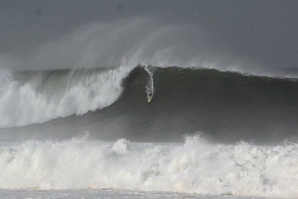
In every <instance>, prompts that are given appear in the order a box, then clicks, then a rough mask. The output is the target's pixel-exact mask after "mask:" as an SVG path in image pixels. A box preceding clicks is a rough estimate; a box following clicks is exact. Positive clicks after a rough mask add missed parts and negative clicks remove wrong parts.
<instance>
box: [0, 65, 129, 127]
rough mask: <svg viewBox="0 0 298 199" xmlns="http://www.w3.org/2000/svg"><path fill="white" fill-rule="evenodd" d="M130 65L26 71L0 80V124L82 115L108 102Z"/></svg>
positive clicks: (117, 92) (119, 88) (117, 93)
mask: <svg viewBox="0 0 298 199" xmlns="http://www.w3.org/2000/svg"><path fill="white" fill-rule="evenodd" d="M129 71H130V68H129V67H120V68H117V69H111V70H99V69H81V70H55V71H32V72H30V71H27V72H19V73H16V74H7V75H6V76H3V77H2V78H1V80H3V81H4V82H5V84H2V88H1V97H0V115H1V116H2V118H1V119H0V127H2V128H5V127H14V126H24V125H29V124H32V123H43V122H46V121H49V120H51V119H55V118H58V117H66V116H69V115H73V114H76V115H82V114H85V113H86V112H88V111H95V110H97V109H102V108H104V107H107V106H109V105H111V104H112V103H113V102H115V101H116V100H117V99H118V98H119V96H120V95H121V93H122V91H123V87H122V80H123V78H124V77H126V75H127V74H128V73H129Z"/></svg>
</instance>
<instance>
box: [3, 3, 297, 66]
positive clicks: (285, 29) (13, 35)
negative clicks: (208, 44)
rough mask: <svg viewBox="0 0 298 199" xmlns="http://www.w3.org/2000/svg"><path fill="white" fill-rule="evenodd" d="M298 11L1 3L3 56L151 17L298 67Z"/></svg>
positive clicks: (254, 6)
mask: <svg viewBox="0 0 298 199" xmlns="http://www.w3.org/2000/svg"><path fill="white" fill-rule="evenodd" d="M297 10H298V1H297V0H245V1H244V0H243V1H240V0H146V1H145V0H125V1H120V0H0V30H1V31H0V54H6V55H7V54H9V55H14V56H22V55H24V54H26V53H28V52H30V51H33V50H34V49H36V48H37V47H39V46H41V45H43V44H44V43H46V42H55V41H57V40H59V39H60V38H61V37H63V36H65V35H68V34H71V33H72V32H74V31H75V30H76V29H77V28H78V27H80V26H82V25H85V24H89V23H90V22H96V23H110V22H113V21H117V20H120V19H125V18H131V17H143V16H150V17H152V18H154V20H155V21H156V22H158V23H159V24H161V26H163V25H170V24H192V25H194V26H196V27H198V29H200V30H203V32H204V33H205V34H207V35H209V40H210V41H212V43H215V44H216V46H217V47H218V48H221V49H225V50H226V51H229V52H233V53H234V54H235V55H236V54H237V56H238V55H239V56H244V57H246V58H247V59H251V60H254V61H258V62H259V63H261V64H263V65H266V66H271V67H298V64H297V63H298V56H297V54H298V39H297V36H298V11H297ZM134 31H137V30H134Z"/></svg>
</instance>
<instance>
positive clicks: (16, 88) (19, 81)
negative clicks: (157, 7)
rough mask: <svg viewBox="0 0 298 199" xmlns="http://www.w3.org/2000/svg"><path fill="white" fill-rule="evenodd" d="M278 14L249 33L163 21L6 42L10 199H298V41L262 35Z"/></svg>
mask: <svg viewBox="0 0 298 199" xmlns="http://www.w3.org/2000/svg"><path fill="white" fill-rule="evenodd" d="M57 2H58V1H57ZM57 2H56V3H57ZM84 2H85V1H84ZM94 2H95V1H94ZM202 2H203V1H200V3H202ZM229 2H230V1H229ZM231 2H232V1H231ZM235 2H236V1H235ZM19 3H21V2H19ZM54 3H55V2H54ZM76 3H77V2H76ZM76 3H75V2H74V4H76ZM176 3H177V2H176ZM4 4H5V2H4ZM74 4H73V5H74ZM135 4H137V3H136V2H135ZM20 5H21V4H20ZM28 5H29V4H28ZM32 5H33V4H32ZM34 5H35V4H34ZM53 5H54V4H53ZM177 5H179V3H178V4H177ZM183 5H184V4H183ZM185 5H186V4H185ZM219 5H221V4H218V5H216V6H219ZM229 5H230V4H229ZM235 5H236V4H235ZM243 5H244V4H243ZM245 5H247V6H248V8H250V7H249V6H252V5H254V6H255V5H257V4H249V5H248V4H245ZM274 5H275V4H274ZM276 5H277V4H276ZM276 5H275V6H276ZM283 5H284V4H283ZM287 5H288V4H287ZM9 6H10V5H8V7H9ZM84 6H85V3H83V4H82V5H81V6H80V7H82V9H83V7H84ZM180 6H182V4H181V5H180ZM187 6H189V5H188V4H187ZM225 6H226V4H224V5H222V6H219V7H220V9H219V13H222V12H223V13H224V14H226V13H230V12H225V11H224V10H225ZM233 6H234V4H233ZM233 6H230V7H233ZM238 6H239V5H238ZM20 7H22V6H20ZM62 7H65V6H59V8H62ZM228 7H229V6H228ZM242 7H243V6H241V8H242ZM277 7H278V8H281V10H282V8H283V7H282V6H277ZM289 7H290V6H289ZM120 8H121V9H125V6H124V5H120V4H119V5H117V9H118V11H119V12H120V10H121V9H120ZM140 8H141V7H140ZM165 8H168V6H165ZM200 8H202V13H204V12H205V8H204V6H202V7H200ZM258 8H259V7H258ZM260 8H261V7H260ZM293 8H294V6H293ZM44 9H45V8H44ZM73 9H74V8H73ZM119 9H120V10H119ZM255 9H256V10H258V9H257V8H255ZM267 9H269V10H270V9H272V8H271V7H270V6H269V7H265V8H264V9H260V10H262V11H263V10H267ZM4 10H5V12H3V13H4V14H5V13H6V9H4ZM12 10H13V9H12ZM33 10H34V9H33ZM46 10H47V11H43V9H39V10H37V11H36V12H35V14H36V15H40V16H39V17H40V20H41V21H35V22H36V23H41V24H43V22H42V20H45V19H46V18H47V16H48V15H47V13H48V12H49V13H50V12H51V9H50V8H49V9H46ZM187 10H191V9H190V8H189V9H187ZM206 10H208V9H206ZM235 10H236V9H234V10H233V12H234V11H235ZM249 10H250V9H249ZM284 10H287V13H289V15H291V12H290V9H289V8H288V9H284ZM9 11H10V10H9V9H7V12H9ZM237 11H238V10H237ZM279 11H280V10H278V12H273V13H274V15H272V17H273V18H275V19H278V20H273V18H270V17H269V18H268V19H270V20H269V22H270V23H269V22H268V23H265V22H264V24H266V25H264V24H261V25H259V26H256V27H257V28H254V27H250V30H249V31H244V30H246V29H245V28H247V27H246V25H245V27H243V25H242V24H247V23H246V19H245V20H244V19H243V18H242V20H243V21H245V23H244V22H243V23H241V25H239V26H238V27H242V28H243V30H242V32H243V34H240V33H239V32H238V30H239V31H240V29H237V28H236V29H235V30H236V31H234V34H229V33H228V32H225V30H226V27H224V26H221V25H220V24H221V23H219V25H220V26H216V28H218V29H216V28H215V29H216V30H215V29H214V30H213V31H211V32H213V33H216V34H215V35H214V34H208V33H209V32H208V31H207V30H205V29H204V28H203V27H201V26H200V23H199V22H198V24H199V25H198V24H196V23H195V22H194V21H195V20H194V17H196V18H198V19H200V18H201V17H200V16H198V15H199V14H200V13H192V14H191V13H189V12H187V14H185V15H183V16H185V17H186V18H187V16H188V17H190V20H187V19H186V18H183V17H182V18H183V19H182V18H181V20H178V18H177V21H175V20H176V18H174V17H173V19H170V18H171V17H169V19H165V18H163V17H165V16H167V15H161V12H159V15H158V14H156V16H155V14H154V17H150V16H149V15H148V16H147V15H142V16H139V17H137V16H135V17H120V18H121V19H116V18H115V19H114V18H113V17H112V18H113V20H112V19H110V20H109V19H105V20H106V21H99V22H97V21H96V20H95V19H93V17H92V21H93V20H95V21H93V22H92V23H86V24H83V25H82V26H80V27H76V28H75V27H73V29H71V30H70V29H69V30H68V31H66V29H68V28H70V26H69V27H68V26H66V25H65V24H64V25H65V26H64V25H61V24H60V25H61V27H65V30H64V29H63V31H66V32H65V34H64V32H63V31H62V30H61V29H60V31H62V32H59V31H58V29H57V31H58V32H59V34H58V32H57V35H56V36H57V38H58V35H60V36H61V37H60V36H59V38H58V39H57V38H56V39H55V37H56V36H55V37H54V36H53V35H52V34H54V33H53V32H48V34H49V35H48V36H49V38H47V39H45V40H42V39H40V41H39V42H40V43H39V44H37V43H38V42H37V41H36V44H34V45H33V43H34V42H31V43H30V42H29V40H28V44H27V43H26V44H19V43H17V41H19V40H9V39H8V40H7V41H5V42H3V45H4V44H5V45H6V47H7V45H9V46H10V47H9V46H8V47H7V49H6V47H5V45H4V47H2V45H1V46H0V50H1V51H0V198H181V199H182V198H183V199H185V198H220V199H224V198H226V199H231V198H298V166H297V165H298V142H297V141H298V140H297V135H298V134H297V132H298V123H297V120H298V81H297V77H298V75H297V74H298V70H297V68H296V64H295V63H296V61H295V59H296V58H295V57H296V56H295V52H296V51H295V49H294V48H295V45H293V44H294V40H293V39H292V40H291V41H290V38H291V37H290V36H291V35H297V34H293V33H292V34H290V35H286V36H284V34H285V33H288V32H289V31H290V30H291V29H289V28H288V29H287V28H286V27H285V26H286V25H284V23H282V25H283V26H282V27H283V28H282V29H278V28H277V31H273V32H274V34H267V32H266V31H263V32H262V31H261V29H262V27H263V25H264V27H265V28H266V27H267V29H270V33H271V32H272V27H275V26H274V24H271V22H272V23H280V21H281V20H280V17H277V18H276V16H277V15H275V14H276V13H278V14H279V13H280V12H279ZM288 11H289V12H288ZM43 12H44V13H45V14H44V15H43V14H42V13H43ZM96 12H97V13H104V12H99V11H96ZM124 12H125V11H123V12H122V13H124ZM3 13H1V14H3ZM13 13H17V12H13ZM75 13H76V14H79V12H75ZM88 13H89V12H84V16H85V14H86V15H87V14H88ZM111 13H112V12H111ZM173 13H174V14H175V15H176V14H179V13H180V12H173ZM173 13H172V14H173ZM249 13H250V12H249ZM64 14H65V15H67V13H66V12H65V13H63V16H64ZM118 14H119V13H118ZM162 14H164V13H162ZM190 14H191V15H190ZM214 14H215V13H214ZM292 14H293V16H294V14H295V12H293V13H292ZM157 15H158V16H157ZM237 15H239V17H240V14H239V13H238V14H237ZM280 15H281V14H280ZM1 16H2V15H1ZM28 16H29V15H28ZM49 16H50V15H49ZM55 16H56V15H55ZM55 16H54V15H52V18H55ZM57 16H58V15H57ZM117 16H118V15H117ZM119 16H120V15H119ZM171 16H174V15H171ZM181 16H182V15H181ZM202 16H203V15H202ZM241 16H242V15H241ZM249 16H250V15H249ZM262 16H263V13H262ZM282 16H284V15H282ZM293 16H292V15H291V16H290V17H289V19H294V17H293ZM212 17H213V14H212ZM83 18H84V17H83ZM208 18H210V17H208ZM3 19H6V18H5V17H3ZM69 19H73V18H71V17H70V18H69ZM212 19H213V18H212ZM218 19H221V17H218ZM230 19H238V18H237V17H232V18H230ZM230 19H229V20H227V21H230ZM268 19H267V18H266V20H268ZM20 20H21V17H20ZM167 20H169V21H167ZM171 20H174V21H172V22H170V21H171ZM266 20H265V21H266ZM4 21H5V20H4ZM71 21H72V20H70V21H69V23H70V22H71ZM256 21H258V22H260V23H263V21H262V20H257V19H256ZM27 22H28V21H27ZM56 23H57V24H58V23H60V18H59V20H57V21H56V22H55V24H56ZM80 23H81V22H80ZM82 23H83V22H82ZM78 24H79V21H78ZM78 24H76V25H78ZM206 24H207V25H206ZM206 24H205V25H206V26H207V27H209V25H208V24H209V23H206ZM252 24H254V23H252ZM294 24H297V23H294ZM1 25H3V24H0V26H1ZM15 25H16V24H15ZM267 25H268V26H267ZM12 26H13V27H14V25H13V23H12ZM32 27H36V25H34V26H32ZM38 27H39V26H38ZM40 27H41V26H40ZM57 27H58V26H57ZM212 27H213V25H212ZM227 27H228V26H227ZM231 27H233V28H234V26H231ZM235 27H236V26H235ZM289 27H295V26H294V25H293V26H292V25H291V26H289ZM209 28H210V30H211V29H212V28H211V26H210V27H209ZM221 28H222V31H219V30H221ZM207 29H208V28H207ZM16 30H17V29H16ZM23 30H26V31H27V29H23ZM28 30H31V29H28ZM50 30H53V28H52V27H51V28H50ZM55 30H56V29H55ZM223 30H224V31H223ZM280 30H282V31H280ZM286 30H287V31H288V32H287V31H286ZM32 31H33V30H32ZM43 31H45V29H43ZM29 32H30V31H29ZM29 32H27V34H28V35H30V37H31V36H32V37H34V34H32V35H31V34H29ZM33 32H34V31H33ZM218 32H220V34H223V35H221V36H222V37H220V36H219V35H218V34H219V33H218ZM232 32H233V31H232ZM240 32H241V31H240ZM19 33H20V32H18V34H19ZM13 35H14V34H11V35H9V36H13ZM15 35H17V34H15ZM20 35H21V36H22V38H21V40H22V41H23V40H24V39H23V37H24V38H25V37H26V35H25V34H24V35H23V34H22V32H21V33H20ZM28 35H27V36H28ZM36 35H40V34H39V33H38V34H37V33H36ZM51 35H52V36H53V37H51ZM216 35H217V36H216ZM233 35H234V36H235V35H237V36H239V38H238V37H236V36H235V37H234V38H233ZM41 36H42V35H41ZM269 36H270V38H271V37H272V38H271V39H272V40H270V38H269ZM278 36H280V37H285V38H278V39H277V37H278ZM249 37H252V38H249ZM287 38H289V40H287ZM36 39H37V40H38V38H37V37H36ZM220 39H223V40H222V41H221V40H220ZM246 39H248V40H246ZM249 39H251V40H252V41H253V42H248V41H249ZM283 39H284V40H283ZM271 41H274V42H271ZM275 41H278V42H275ZM283 41H285V42H283ZM289 41H290V42H289ZM10 42H11V43H10ZM19 42H20V41H19ZM26 42H27V40H26ZM239 42H240V43H239ZM241 42H242V43H241ZM263 42H264V43H263ZM266 42H267V43H266ZM287 42H288V43H287ZM0 43H1V42H0ZM13 43H14V44H13ZM16 43H17V44H16ZM21 43H22V42H21ZM31 44H32V46H31ZM228 44H230V45H228ZM266 44H267V45H266ZM269 44H270V45H269ZM284 44H289V46H290V47H289V48H286V49H288V51H286V50H284V49H285V48H282V47H281V46H283V45H284ZM22 45H23V46H22ZM27 45H29V46H27ZM225 45H227V46H225ZM238 45H239V46H238ZM15 46H19V48H20V49H18V48H17V47H15ZM237 46H238V47H237ZM247 46H248V47H251V49H248V48H246V47H247ZM271 46H272V47H271ZM293 46H294V47H293ZM232 47H234V48H235V49H238V51H237V50H235V49H234V51H233V50H232V49H233V48H232ZM2 48H5V50H3V49H2ZM21 49H22V50H21ZM24 49H28V52H23V51H24ZM239 49H240V50H239ZM19 51H22V52H19ZM25 51H27V50H25ZM3 52H5V53H3ZM277 55H278V56H277ZM281 65H282V66H281Z"/></svg>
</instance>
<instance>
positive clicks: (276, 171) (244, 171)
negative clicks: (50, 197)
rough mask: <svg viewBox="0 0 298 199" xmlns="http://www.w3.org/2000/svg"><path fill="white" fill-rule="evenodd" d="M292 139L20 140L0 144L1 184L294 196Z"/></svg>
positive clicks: (297, 171)
mask: <svg viewBox="0 0 298 199" xmlns="http://www.w3.org/2000/svg"><path fill="white" fill-rule="evenodd" d="M297 163H298V145H297V144H288V145H281V146H275V147H262V146H254V145H251V144H247V143H239V144H237V145H214V144H209V143H208V142H206V141H204V140H202V139H201V138H200V137H192V138H187V139H186V141H185V143H184V144H178V145H154V144H153V145H148V144H146V145H145V144H140V143H130V142H128V141H127V140H125V139H122V140H118V141H117V142H116V143H108V144H107V143H100V142H90V141H87V140H84V139H82V140H78V139H73V140H68V141H63V142H51V141H45V142H38V141H26V142H24V143H19V144H15V145H14V146H2V147H1V149H0V167H1V170H0V176H1V178H0V188H1V189H27V188H37V189H86V188H94V189H97V188H108V189H123V190H127V189H130V190H139V191H171V192H188V193H198V194H213V195H234V196H251V197H252V196H257V197H283V198H289V197H298V190H297V187H298V167H297Z"/></svg>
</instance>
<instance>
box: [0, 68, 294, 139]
mask: <svg viewBox="0 0 298 199" xmlns="http://www.w3.org/2000/svg"><path fill="white" fill-rule="evenodd" d="M150 70H151V71H153V73H152V77H153V81H154V84H153V82H152V85H154V96H153V98H152V101H151V102H150V103H148V102H147V96H146V95H147V94H146V86H148V81H152V78H151V76H150V75H148V73H147V72H146V71H145V70H144V68H143V67H140V66H139V67H136V68H134V69H133V70H132V69H131V68H126V67H121V68H118V69H112V70H111V69H110V70H107V69H106V70H103V69H82V70H54V71H42V72H41V71H31V72H21V73H15V74H12V75H11V78H12V80H10V81H8V80H7V82H8V83H6V84H3V85H6V90H4V92H3V93H2V97H1V99H0V112H1V116H2V117H3V119H2V120H0V121H1V126H2V127H13V126H20V125H27V124H32V123H42V122H45V121H48V120H51V119H54V118H56V119H55V120H51V121H49V122H45V123H43V124H40V125H36V124H35V125H30V126H27V127H22V128H9V129H1V130H0V131H1V132H2V135H4V134H5V135H10V136H15V137H18V138H23V137H24V136H25V137H26V136H27V135H28V136H29V137H32V136H33V137H35V138H36V139H38V138H42V137H43V136H44V137H47V136H48V135H51V136H52V137H50V138H53V139H56V138H57V137H59V136H61V138H69V137H72V136H74V135H76V134H80V133H82V132H84V131H88V132H90V136H91V137H92V138H96V139H108V140H109V139H112V140H113V139H118V138H121V137H125V138H127V139H129V140H131V141H159V142H165V141H171V142H172V141H180V140H181V138H182V136H183V135H185V134H193V133H194V132H197V131H200V132H204V135H205V136H206V137H208V139H210V140H214V141H220V142H237V141H239V140H246V141H252V142H254V143H268V142H270V143H271V142H279V143H280V142H283V141H284V140H285V139H294V138H295V137H296V136H297V129H298V125H297V119H298V109H297V108H298V91H297V88H298V82H297V81H296V80H295V79H283V78H273V77H261V76H245V75H242V74H239V73H233V72H221V71H217V70H213V69H192V68H179V67H166V68H160V67H153V68H152V69H150ZM16 79H17V80H18V81H16ZM149 83H150V82H149ZM104 107H105V108H104ZM90 111H91V112H90ZM66 116H69V117H66ZM64 117H66V118H64ZM11 132H13V133H11ZM40 132H43V133H40ZM47 138H48V137H47ZM5 139H10V138H9V136H8V137H6V138H5ZM24 139H25V138H24Z"/></svg>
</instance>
